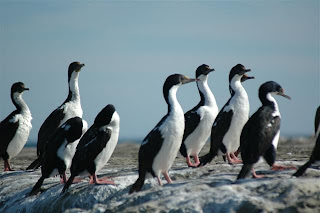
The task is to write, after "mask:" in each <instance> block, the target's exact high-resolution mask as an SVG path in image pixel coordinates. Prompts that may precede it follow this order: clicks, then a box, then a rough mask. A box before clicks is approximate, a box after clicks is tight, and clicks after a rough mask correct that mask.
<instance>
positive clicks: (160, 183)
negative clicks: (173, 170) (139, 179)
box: [157, 176, 162, 186]
mask: <svg viewBox="0 0 320 213" xmlns="http://www.w3.org/2000/svg"><path fill="white" fill-rule="evenodd" d="M157 180H158V183H159V185H160V186H162V182H161V179H160V177H158V176H157Z"/></svg>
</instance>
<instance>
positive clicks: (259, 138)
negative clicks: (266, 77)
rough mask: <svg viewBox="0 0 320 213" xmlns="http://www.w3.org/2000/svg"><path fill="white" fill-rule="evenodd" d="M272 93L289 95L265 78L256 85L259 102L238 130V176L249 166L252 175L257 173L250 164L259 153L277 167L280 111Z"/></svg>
mask: <svg viewBox="0 0 320 213" xmlns="http://www.w3.org/2000/svg"><path fill="white" fill-rule="evenodd" d="M272 95H281V96H283V97H285V98H288V99H291V98H290V97H289V96H287V95H285V94H284V90H283V88H282V87H281V86H280V85H279V84H278V83H276V82H274V81H268V82H266V83H264V84H262V85H261V86H260V88H259V99H260V101H261V103H262V106H261V107H260V108H259V109H258V110H257V111H256V112H255V113H254V114H253V115H252V116H251V117H250V119H249V120H248V122H247V123H246V124H245V126H244V127H243V130H242V133H241V138H240V150H241V157H242V160H243V167H242V169H241V171H240V173H239V175H238V179H242V178H245V177H246V176H247V175H248V174H249V173H250V171H251V170H252V175H253V177H255V178H259V177H261V176H258V175H256V173H255V171H254V169H253V164H255V163H256V162H258V160H259V159H260V157H263V158H264V159H265V160H266V162H267V163H268V164H269V165H270V166H271V167H274V169H278V167H279V168H280V166H277V165H275V160H276V150H277V146H278V142H279V137H280V121H281V115H280V111H279V107H278V104H277V101H276V100H275V99H274V98H273V96H272Z"/></svg>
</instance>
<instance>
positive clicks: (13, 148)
mask: <svg viewBox="0 0 320 213" xmlns="http://www.w3.org/2000/svg"><path fill="white" fill-rule="evenodd" d="M26 90H29V89H28V88H26V87H25V85H24V84H23V83H22V82H17V83H14V84H13V85H12V86H11V100H12V103H13V104H14V106H15V107H16V110H15V111H13V112H12V113H11V114H10V115H8V116H7V117H6V118H5V119H4V120H3V121H1V123H0V156H1V157H2V159H3V161H4V171H13V169H12V168H11V166H10V159H11V158H13V157H15V156H16V155H18V154H19V152H20V151H21V150H22V148H23V147H24V145H25V144H26V142H27V140H28V137H29V133H30V130H31V128H32V125H31V120H32V117H31V112H30V110H29V107H28V106H27V104H26V103H25V102H24V100H23V99H22V94H23V92H24V91H26Z"/></svg>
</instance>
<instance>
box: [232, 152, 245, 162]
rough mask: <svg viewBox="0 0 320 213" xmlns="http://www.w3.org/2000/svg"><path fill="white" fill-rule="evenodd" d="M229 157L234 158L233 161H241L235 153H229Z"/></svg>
mask: <svg viewBox="0 0 320 213" xmlns="http://www.w3.org/2000/svg"><path fill="white" fill-rule="evenodd" d="M230 157H231V158H232V159H233V160H234V162H235V163H242V160H240V159H239V158H237V156H236V155H235V153H230Z"/></svg>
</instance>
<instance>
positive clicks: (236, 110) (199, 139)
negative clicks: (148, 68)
mask: <svg viewBox="0 0 320 213" xmlns="http://www.w3.org/2000/svg"><path fill="white" fill-rule="evenodd" d="M82 67H84V64H82V63H80V62H73V63H71V64H70V66H69V69H68V83H69V94H68V97H67V99H66V100H65V101H64V102H63V103H62V104H61V105H60V106H59V107H58V108H57V109H55V110H54V111H53V112H52V113H51V114H50V115H49V116H48V117H47V118H46V120H45V121H44V123H43V124H42V126H41V128H40V130H39V132H38V141H37V159H35V160H34V161H33V162H32V163H31V164H30V166H28V168H27V170H35V169H37V168H39V167H40V166H41V174H42V175H41V177H40V179H39V180H38V182H37V183H36V184H35V186H34V187H33V188H32V190H31V192H30V193H29V195H35V194H37V193H38V192H39V191H40V187H41V185H42V184H43V182H44V180H45V179H46V178H48V177H51V176H55V175H60V177H61V183H64V184H65V185H64V188H63V190H62V193H64V192H66V191H67V190H68V188H69V187H70V185H71V184H72V183H75V182H79V179H77V178H76V177H77V176H83V175H88V176H89V178H90V181H89V183H90V184H93V183H94V184H114V182H113V181H112V180H109V179H107V178H102V179H98V178H97V175H96V172H97V171H99V170H100V169H101V168H102V167H103V166H105V165H106V163H107V162H108V160H109V159H110V157H111V155H112V153H113V151H114V149H115V147H116V145H117V142H118V137H119V131H120V117H119V115H118V113H117V112H116V109H115V107H114V106H113V105H111V104H109V105H107V106H106V107H105V108H103V109H102V110H101V112H99V113H98V115H97V116H96V118H95V120H94V123H93V124H92V125H91V126H90V128H89V129H88V124H87V122H86V121H85V120H83V119H82V114H83V112H82V108H81V103H80V92H79V85H78V78H79V73H80V71H81V68H82ZM213 71H214V69H212V68H210V67H209V66H208V65H205V64H203V65H201V66H199V67H198V68H197V70H196V78H189V77H187V76H184V75H180V74H173V75H170V76H169V77H168V78H167V79H166V81H165V83H164V85H163V96H164V99H165V101H166V103H167V105H168V112H167V114H166V115H165V116H164V117H163V118H162V119H161V120H160V122H159V123H158V124H157V125H156V126H155V127H154V128H153V129H152V130H151V132H150V133H149V134H148V135H147V136H146V137H145V139H144V140H143V141H142V143H141V146H140V149H139V156H138V162H139V170H138V175H139V176H138V179H137V181H136V182H135V183H134V184H133V185H132V186H131V188H130V190H129V193H133V192H138V191H140V190H141V188H142V187H143V185H144V182H145V179H146V178H147V177H148V176H151V177H156V178H157V180H158V182H159V184H160V185H162V182H161V178H160V176H161V175H163V176H164V178H165V179H166V181H167V182H168V183H171V182H172V180H171V178H170V176H169V173H168V171H169V169H170V168H171V166H172V164H173V162H174V159H175V158H176V156H177V154H178V152H179V151H180V153H181V154H182V156H184V157H185V159H186V163H187V165H188V166H189V167H199V166H204V165H206V164H207V163H209V162H211V161H212V159H213V158H214V157H215V156H217V155H218V154H219V153H222V156H223V158H224V160H227V161H228V162H229V163H230V164H235V163H243V167H242V169H241V171H240V173H239V175H238V178H237V179H242V178H245V177H247V176H248V175H249V174H250V172H252V176H253V177H255V178H259V177H260V176H258V175H257V174H256V173H255V171H254V169H253V166H254V164H255V163H257V162H258V160H259V159H260V158H261V157H263V158H264V159H265V161H266V162H267V163H268V164H269V165H270V166H271V168H272V169H273V170H278V169H291V168H292V167H285V166H281V165H277V164H275V160H276V150H277V145H278V141H279V136H280V121H281V115H280V111H279V107H278V104H277V102H276V100H275V99H274V97H273V95H280V96H283V97H285V98H288V99H290V97H289V96H287V95H285V94H284V90H283V88H282V87H281V86H280V85H279V84H278V83H276V82H274V81H268V82H266V83H264V84H262V85H261V86H260V88H259V98H260V101H261V103H262V106H261V107H260V108H259V109H258V110H257V111H256V112H255V113H254V114H253V115H252V116H251V117H250V118H249V99H248V95H247V93H246V91H245V89H244V88H243V86H242V82H244V81H246V80H249V79H254V77H250V76H248V75H247V73H248V72H249V71H251V70H250V69H246V68H245V67H244V66H243V65H241V64H237V65H236V66H234V67H233V68H232V69H231V71H230V74H229V90H230V94H231V97H230V98H229V100H228V101H227V103H226V104H225V105H224V106H223V108H222V109H221V110H220V111H219V110H218V107H217V103H216V100H215V97H214V95H213V93H212V92H211V90H210V88H209V86H208V76H209V74H210V73H211V72H213ZM190 82H196V84H197V87H198V91H199V94H200V102H199V103H198V105H196V106H195V107H194V108H192V109H191V110H189V111H188V112H186V113H185V114H184V113H183V110H182V108H181V106H180V104H179V102H178V100H177V97H176V93H177V90H178V89H179V87H180V86H181V85H183V84H187V83H190ZM26 90H29V89H28V88H26V87H25V85H24V84H23V83H22V82H17V83H14V84H13V85H12V87H11V100H12V102H13V104H14V105H15V107H16V110H15V111H13V112H12V113H11V114H10V115H9V116H7V117H6V118H5V119H4V120H3V121H2V122H1V123H0V140H1V141H0V156H1V157H2V158H3V160H4V171H12V168H11V166H10V159H11V158H13V157H15V156H16V155H17V154H19V152H20V151H21V150H22V148H23V147H24V145H25V143H26V142H27V140H28V137H29V133H30V131H31V128H32V125H31V120H32V116H31V112H30V110H29V108H28V106H27V104H26V103H25V102H24V100H23V99H22V94H23V92H24V91H26ZM319 123H320V106H319V108H318V110H317V112H316V119H315V132H316V136H315V138H316V145H315V147H314V150H313V152H312V154H311V157H310V160H309V161H308V162H307V163H306V164H305V165H303V166H302V167H300V168H299V169H298V171H297V172H296V173H295V174H294V176H300V175H302V174H303V173H304V172H305V170H306V169H307V168H308V167H310V166H311V164H313V163H314V162H315V161H319V160H320V137H319V132H320V128H319ZM209 137H210V138H211V144H210V145H211V146H210V151H209V153H208V154H206V155H204V156H202V157H200V158H199V156H198V155H199V153H200V151H201V149H202V148H203V146H204V145H205V143H206V141H207V140H208V139H209ZM240 153H241V158H242V160H240V159H239V158H238V155H239V154H240ZM192 158H193V162H192ZM69 168H70V172H71V176H70V177H69V179H67V177H66V171H67V170H68V169H69ZM294 169H295V168H294Z"/></svg>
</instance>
